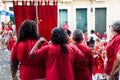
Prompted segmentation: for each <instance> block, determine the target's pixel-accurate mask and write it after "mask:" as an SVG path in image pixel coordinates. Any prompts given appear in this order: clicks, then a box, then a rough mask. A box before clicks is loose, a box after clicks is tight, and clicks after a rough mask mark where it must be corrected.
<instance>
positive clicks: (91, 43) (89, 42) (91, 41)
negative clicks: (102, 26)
mask: <svg viewBox="0 0 120 80" xmlns="http://www.w3.org/2000/svg"><path fill="white" fill-rule="evenodd" d="M87 45H88V46H89V47H94V45H95V40H94V39H93V37H91V38H90V40H89V41H87Z"/></svg>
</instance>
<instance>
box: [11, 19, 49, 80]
mask: <svg viewBox="0 0 120 80" xmlns="http://www.w3.org/2000/svg"><path fill="white" fill-rule="evenodd" d="M38 39H39V35H38V33H37V26H36V22H35V21H32V20H25V21H24V22H23V23H22V24H21V26H20V29H19V33H18V38H17V43H16V44H15V45H14V47H13V49H12V53H11V75H12V78H13V80H18V79H17V76H16V73H17V70H18V66H19V65H20V80H39V79H45V64H44V59H40V58H39V57H35V58H31V57H30V56H29V53H30V50H31V49H32V47H33V46H34V44H35V43H36V41H37V40H38ZM43 44H44V45H45V42H44V43H43ZM43 44H41V45H40V46H39V47H41V46H44V45H43ZM46 45H47V43H46Z"/></svg>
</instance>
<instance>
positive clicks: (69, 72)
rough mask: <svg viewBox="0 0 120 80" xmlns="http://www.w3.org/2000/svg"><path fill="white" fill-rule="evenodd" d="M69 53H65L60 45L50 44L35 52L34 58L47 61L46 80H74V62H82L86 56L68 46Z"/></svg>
mask: <svg viewBox="0 0 120 80" xmlns="http://www.w3.org/2000/svg"><path fill="white" fill-rule="evenodd" d="M67 48H68V53H63V51H62V50H61V47H60V45H59V44H58V45H57V44H56V45H55V44H50V45H48V46H45V47H42V48H41V49H39V50H36V51H34V56H35V57H36V56H40V57H41V58H44V59H45V64H46V80H74V76H73V62H74V60H80V61H82V60H83V58H84V54H82V53H81V51H80V50H79V49H77V48H76V47H73V46H71V45H67Z"/></svg>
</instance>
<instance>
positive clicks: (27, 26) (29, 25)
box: [17, 20, 40, 43]
mask: <svg viewBox="0 0 120 80" xmlns="http://www.w3.org/2000/svg"><path fill="white" fill-rule="evenodd" d="M39 38H40V36H39V35H38V33H37V25H36V22H35V21H33V20H25V21H24V22H23V23H22V24H21V26H20V29H19V33H18V39H17V40H18V41H17V43H18V42H20V41H25V40H27V39H33V40H38V39H39Z"/></svg>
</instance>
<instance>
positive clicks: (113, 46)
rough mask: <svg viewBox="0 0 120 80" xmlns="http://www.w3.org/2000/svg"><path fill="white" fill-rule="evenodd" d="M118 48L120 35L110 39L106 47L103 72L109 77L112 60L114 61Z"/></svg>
mask: <svg viewBox="0 0 120 80" xmlns="http://www.w3.org/2000/svg"><path fill="white" fill-rule="evenodd" d="M119 46H120V35H116V36H114V37H113V38H112V40H111V41H110V43H109V44H108V45H107V46H106V53H107V58H108V61H107V63H106V69H105V72H106V73H107V74H108V75H110V72H111V70H112V67H113V63H114V60H115V59H116V54H117V52H118V50H119Z"/></svg>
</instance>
